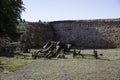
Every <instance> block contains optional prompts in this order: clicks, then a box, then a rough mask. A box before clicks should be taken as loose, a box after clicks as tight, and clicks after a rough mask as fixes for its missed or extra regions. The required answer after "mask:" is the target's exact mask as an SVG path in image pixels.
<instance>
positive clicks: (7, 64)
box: [0, 57, 32, 71]
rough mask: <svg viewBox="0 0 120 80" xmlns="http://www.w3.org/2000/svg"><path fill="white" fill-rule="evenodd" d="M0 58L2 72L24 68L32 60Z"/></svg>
mask: <svg viewBox="0 0 120 80" xmlns="http://www.w3.org/2000/svg"><path fill="white" fill-rule="evenodd" d="M0 58H1V67H3V68H4V70H7V71H16V70H18V69H19V68H21V67H23V66H25V65H26V64H29V63H31V62H32V60H29V59H19V58H16V57H15V58H6V57H0Z"/></svg>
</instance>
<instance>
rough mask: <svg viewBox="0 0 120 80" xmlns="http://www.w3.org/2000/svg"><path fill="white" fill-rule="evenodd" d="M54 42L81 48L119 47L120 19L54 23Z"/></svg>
mask: <svg viewBox="0 0 120 80" xmlns="http://www.w3.org/2000/svg"><path fill="white" fill-rule="evenodd" d="M50 24H51V25H52V27H53V29H54V40H56V41H59V40H60V41H61V42H64V43H72V44H75V45H77V46H81V47H89V48H94V47H95V48H111V47H120V19H109V20H104V19H103V20H80V21H55V22H51V23H50Z"/></svg>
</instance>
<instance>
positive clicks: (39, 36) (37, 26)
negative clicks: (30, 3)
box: [20, 22, 53, 48]
mask: <svg viewBox="0 0 120 80" xmlns="http://www.w3.org/2000/svg"><path fill="white" fill-rule="evenodd" d="M52 37H53V31H52V27H51V26H50V25H49V24H42V23H31V22H28V23H27V24H26V28H25V32H24V34H23V35H22V36H21V39H20V41H21V44H22V45H23V47H28V48H29V47H42V46H43V45H44V44H45V43H47V42H48V40H52Z"/></svg>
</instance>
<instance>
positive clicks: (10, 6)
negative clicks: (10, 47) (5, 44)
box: [0, 0, 25, 36]
mask: <svg viewBox="0 0 120 80" xmlns="http://www.w3.org/2000/svg"><path fill="white" fill-rule="evenodd" d="M23 5H24V4H23V1H22V0H0V36H5V35H8V36H10V35H12V34H14V33H15V32H16V25H17V24H18V22H19V20H20V19H21V12H22V11H24V9H25V8H24V7H23Z"/></svg>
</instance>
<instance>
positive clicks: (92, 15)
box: [21, 0, 120, 22]
mask: <svg viewBox="0 0 120 80" xmlns="http://www.w3.org/2000/svg"><path fill="white" fill-rule="evenodd" d="M23 3H24V7H25V8H26V9H25V11H24V12H22V14H21V17H22V19H25V20H26V21H32V22H36V21H39V20H41V21H58V20H83V19H111V18H120V0H23Z"/></svg>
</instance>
